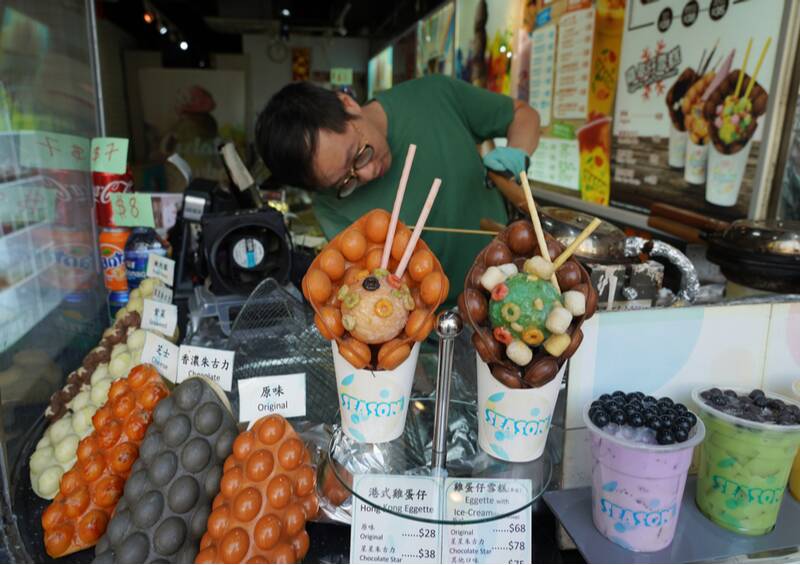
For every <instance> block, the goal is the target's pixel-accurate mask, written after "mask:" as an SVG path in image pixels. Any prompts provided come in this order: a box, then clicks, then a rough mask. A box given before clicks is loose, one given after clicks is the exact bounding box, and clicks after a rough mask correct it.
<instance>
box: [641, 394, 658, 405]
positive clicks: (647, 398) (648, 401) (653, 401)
mask: <svg viewBox="0 0 800 565" xmlns="http://www.w3.org/2000/svg"><path fill="white" fill-rule="evenodd" d="M642 402H643V403H644V404H656V403H657V402H658V400H656V397H655V396H645V397H644V398H642Z"/></svg>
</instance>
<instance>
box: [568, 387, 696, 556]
mask: <svg viewBox="0 0 800 565" xmlns="http://www.w3.org/2000/svg"><path fill="white" fill-rule="evenodd" d="M590 406H591V403H588V404H587V405H586V407H585V408H584V409H583V421H584V422H585V423H586V427H588V428H589V433H590V439H591V449H592V519H593V521H594V525H595V527H596V528H597V529H598V530H599V531H600V533H601V534H603V535H604V536H605V537H607V538H608V539H609V540H611V541H612V542H614V543H615V544H617V545H619V546H622V547H624V548H625V549H629V550H631V551H659V550H662V549H664V548H665V547H667V546H668V545H669V544H670V543H672V538H673V537H674V536H675V528H676V527H677V525H678V516H679V514H680V509H681V502H682V500H683V489H684V487H685V486H686V474H687V472H688V471H689V466H690V465H691V463H692V453H693V452H694V448H695V446H696V445H698V444H699V443H700V442H701V441H703V437H704V436H705V427H704V425H703V422H702V421H701V420H700V419H698V420H697V425H696V426H695V427H694V428H693V429H692V433H691V436H690V437H689V439H688V440H686V441H685V442H683V443H674V444H671V445H650V444H643V443H638V442H635V441H632V440H628V439H625V438H620V437H616V436H613V435H611V434H609V433H607V432H605V431H603V430H602V429H601V428H598V427H597V426H595V425H594V424H593V423H592V421H591V420H590V419H589V407H590Z"/></svg>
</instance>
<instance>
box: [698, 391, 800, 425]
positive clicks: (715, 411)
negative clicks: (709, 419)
mask: <svg viewBox="0 0 800 565" xmlns="http://www.w3.org/2000/svg"><path fill="white" fill-rule="evenodd" d="M711 388H713V387H711V386H708V385H704V386H702V387H699V388H696V389H694V390H693V391H692V400H693V401H694V403H695V404H696V405H697V407H698V408H699V409H700V410H701V411H703V412H708V413H709V414H712V415H714V416H715V417H717V418H719V419H720V420H724V421H726V422H728V423H731V424H734V425H737V426H742V427H745V428H752V429H754V430H762V431H766V430H768V431H773V432H779V433H780V432H798V431H800V424H794V425H792V426H782V425H780V424H767V423H765V422H754V421H752V420H747V419H746V418H740V417H739V416H733V415H731V414H728V413H727V412H723V411H722V410H720V409H719V408H716V407H714V406H711V405H710V404H706V401H705V400H703V398H702V397H701V396H700V393H701V392H703V391H704V390H709V389H711ZM725 390H733V391H735V392H736V393H737V394H744V395H747V394H749V393H750V392H751V391H749V390H746V389H741V388H727V389H725ZM751 390H752V389H751ZM764 396H766V397H767V398H776V399H778V400H782V401H783V402H785V403H786V404H792V405H794V406H798V407H800V402H798V401H797V400H794V399H792V398H789V397H788V396H783V395H782V394H778V393H776V392H770V391H768V390H765V391H764Z"/></svg>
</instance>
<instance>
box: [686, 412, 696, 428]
mask: <svg viewBox="0 0 800 565" xmlns="http://www.w3.org/2000/svg"><path fill="white" fill-rule="evenodd" d="M684 418H688V419H689V423H690V424H691V425H692V426H691V427H692V428H693V427H694V426H695V424H697V416H695V415H694V413H693V412H687V413H686V415H685V416H684Z"/></svg>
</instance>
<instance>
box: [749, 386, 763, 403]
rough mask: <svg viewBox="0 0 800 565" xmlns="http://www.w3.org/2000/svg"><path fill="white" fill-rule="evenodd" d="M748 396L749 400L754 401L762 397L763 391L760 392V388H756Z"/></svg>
mask: <svg viewBox="0 0 800 565" xmlns="http://www.w3.org/2000/svg"><path fill="white" fill-rule="evenodd" d="M748 396H749V397H750V399H751V400H755V399H756V398H758V397H759V396H764V391H763V390H761V389H760V388H756V389H754V390H752V391H751V392H750V394H748Z"/></svg>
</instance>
